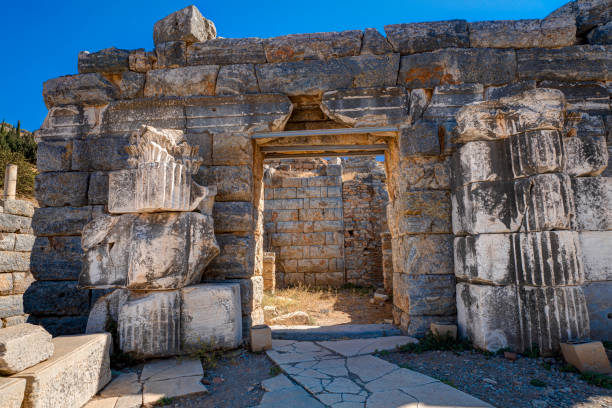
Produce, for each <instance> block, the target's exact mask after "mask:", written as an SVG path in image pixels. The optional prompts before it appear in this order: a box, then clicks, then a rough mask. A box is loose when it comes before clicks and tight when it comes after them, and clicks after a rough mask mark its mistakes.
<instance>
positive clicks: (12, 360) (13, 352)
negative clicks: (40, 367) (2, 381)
mask: <svg viewBox="0 0 612 408" xmlns="http://www.w3.org/2000/svg"><path fill="white" fill-rule="evenodd" d="M52 355H53V343H52V342H51V334H49V333H48V332H47V331H46V330H45V329H44V328H42V327H41V326H36V325H33V324H29V323H23V324H18V325H15V326H11V327H6V328H4V329H0V374H3V375H11V374H15V373H18V372H19V371H23V370H25V369H26V368H30V367H32V366H33V365H36V364H38V363H40V362H41V361H44V360H46V359H48V358H49V357H51V356H52Z"/></svg>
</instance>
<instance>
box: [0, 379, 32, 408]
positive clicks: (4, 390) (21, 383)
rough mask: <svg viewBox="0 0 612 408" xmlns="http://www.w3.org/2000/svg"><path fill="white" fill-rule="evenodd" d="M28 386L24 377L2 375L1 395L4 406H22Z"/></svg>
mask: <svg viewBox="0 0 612 408" xmlns="http://www.w3.org/2000/svg"><path fill="white" fill-rule="evenodd" d="M25 388H26V380H24V379H23V378H4V377H0V397H1V399H2V400H1V401H0V403H2V407H3V408H20V407H21V403H22V402H23V394H24V392H25Z"/></svg>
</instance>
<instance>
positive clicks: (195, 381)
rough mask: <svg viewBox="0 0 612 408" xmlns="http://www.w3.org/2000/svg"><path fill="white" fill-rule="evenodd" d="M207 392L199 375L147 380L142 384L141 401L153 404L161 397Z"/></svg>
mask: <svg viewBox="0 0 612 408" xmlns="http://www.w3.org/2000/svg"><path fill="white" fill-rule="evenodd" d="M207 392H208V389H207V388H206V387H205V386H204V384H202V376H201V375H195V376H189V377H178V378H170V379H167V380H159V381H147V382H145V383H144V386H143V394H142V403H143V404H153V403H155V402H157V401H159V400H160V399H162V398H175V397H184V396H187V395H193V394H202V393H207Z"/></svg>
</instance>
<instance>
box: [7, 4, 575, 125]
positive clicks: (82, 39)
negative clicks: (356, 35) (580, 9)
mask: <svg viewBox="0 0 612 408" xmlns="http://www.w3.org/2000/svg"><path fill="white" fill-rule="evenodd" d="M565 2H566V1H565V0H512V1H509V0H470V1H468V0H435V1H432V0H421V1H413V0H403V1H399V0H393V1H384V0H383V1H371V0H370V1H363V0H335V1H334V0H327V1H318V0H310V1H307V2H303V4H302V3H301V2H289V1H259V2H254V1H244V0H234V1H222V0H221V1H194V0H188V1H183V0H174V1H162V0H139V1H112V0H109V1H93V0H85V1H83V0H80V1H72V0H55V1H53V0H45V1H43V0H40V1H28V0H21V1H11V0H7V1H5V2H3V3H4V4H3V6H2V10H3V13H2V19H1V20H0V21H1V22H0V50H1V53H2V63H1V64H0V89H1V91H0V120H2V119H3V118H4V119H5V120H6V121H7V122H9V123H16V122H17V120H21V123H22V127H23V128H24V129H28V130H35V129H37V128H38V127H40V124H41V123H42V121H43V119H44V117H45V115H46V112H47V110H46V108H45V105H44V103H43V99H42V94H41V93H42V83H43V82H44V81H45V80H47V79H49V78H54V77H57V76H61V75H68V74H74V73H77V55H78V53H79V51H82V50H88V51H97V50H100V49H103V48H107V47H111V46H115V47H117V48H125V49H134V48H146V49H147V50H151V49H152V48H153V40H152V36H153V24H154V23H155V22H156V21H157V20H159V19H161V18H163V17H165V16H166V15H168V14H170V13H172V12H173V11H176V10H179V9H181V8H183V7H185V6H188V5H190V4H195V5H196V6H197V7H198V8H199V9H200V11H201V12H202V14H203V15H204V16H205V17H207V18H209V19H211V20H212V21H213V22H214V23H215V25H216V26H217V31H218V35H220V36H222V37H262V38H265V37H274V36H277V35H283V34H292V33H304V32H318V31H339V30H351V29H364V28H366V27H375V28H377V29H378V30H379V31H381V32H383V26H384V25H385V24H393V23H410V22H421V21H436V20H448V19H454V18H458V19H466V20H468V21H478V20H507V19H521V18H542V17H545V16H546V15H547V14H548V13H549V12H551V11H552V10H554V9H556V8H557V7H560V6H561V5H563V4H564V3H565Z"/></svg>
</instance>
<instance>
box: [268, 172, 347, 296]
mask: <svg viewBox="0 0 612 408" xmlns="http://www.w3.org/2000/svg"><path fill="white" fill-rule="evenodd" d="M265 194H266V201H265V231H266V234H267V236H268V243H267V244H268V247H267V248H268V250H269V251H272V252H274V253H275V254H276V265H277V267H278V269H277V271H276V280H277V285H278V286H280V287H282V286H285V285H293V284H297V283H304V284H307V285H311V286H327V285H331V286H340V285H342V284H343V283H344V282H345V275H344V252H343V251H344V240H343V236H344V224H343V217H342V207H343V204H342V176H341V166H340V165H337V164H326V165H324V166H320V167H318V168H317V169H316V171H312V172H308V173H304V172H303V171H284V170H279V171H274V170H271V169H270V170H269V171H268V177H266V179H265Z"/></svg>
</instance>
